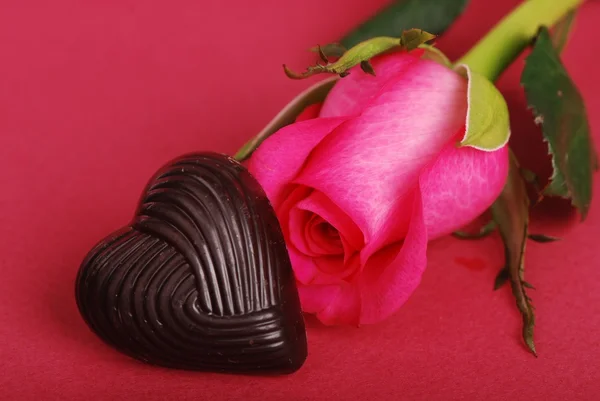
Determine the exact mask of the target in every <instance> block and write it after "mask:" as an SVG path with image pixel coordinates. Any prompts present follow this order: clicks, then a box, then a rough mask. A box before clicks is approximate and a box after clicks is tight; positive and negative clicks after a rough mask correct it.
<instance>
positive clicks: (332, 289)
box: [298, 256, 360, 325]
mask: <svg viewBox="0 0 600 401" xmlns="http://www.w3.org/2000/svg"><path fill="white" fill-rule="evenodd" d="M351 263H352V265H353V266H356V265H358V263H359V261H358V257H356V256H355V257H354V258H352V262H351ZM325 276H326V275H319V277H318V279H319V280H324V279H326V277H325ZM298 294H299V295H300V302H301V304H302V310H304V311H305V312H306V313H314V314H316V315H317V318H318V319H319V320H320V321H321V322H322V323H324V324H327V325H334V324H352V325H357V324H358V323H359V318H360V293H359V291H358V286H357V285H355V284H350V283H348V282H346V281H344V280H339V279H338V280H336V281H334V282H332V283H331V284H328V283H320V284H318V283H314V284H311V285H302V284H300V285H298Z"/></svg>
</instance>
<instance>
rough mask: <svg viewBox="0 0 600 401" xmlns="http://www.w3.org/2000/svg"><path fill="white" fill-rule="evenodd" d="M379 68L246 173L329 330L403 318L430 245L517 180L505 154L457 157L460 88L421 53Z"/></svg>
mask: <svg viewBox="0 0 600 401" xmlns="http://www.w3.org/2000/svg"><path fill="white" fill-rule="evenodd" d="M373 64H374V68H375V72H376V74H377V76H376V77H373V76H371V75H367V74H365V73H363V72H362V71H360V70H359V69H354V70H353V71H352V73H351V74H350V75H349V76H348V77H346V78H344V79H341V80H340V81H339V82H338V83H337V84H336V85H335V87H334V88H333V90H332V91H331V92H330V94H329V95H328V97H327V99H326V100H325V103H324V104H323V107H322V108H321V110H320V111H319V110H318V108H317V107H314V106H313V107H312V108H310V109H308V110H307V111H306V112H305V113H304V115H303V116H301V117H302V118H299V120H302V119H303V118H308V119H305V120H304V121H298V122H296V123H295V124H292V125H289V126H287V127H285V128H283V129H281V130H280V131H278V132H277V133H276V134H274V135H272V136H271V137H269V138H268V139H267V140H266V141H265V142H264V143H263V144H262V145H261V146H260V147H259V148H258V150H257V151H256V152H255V153H254V155H253V156H252V158H251V160H250V164H249V169H250V171H251V172H252V174H254V175H255V176H256V178H257V179H258V180H259V182H260V183H261V184H262V185H263V187H264V189H265V191H266V193H267V195H268V197H269V199H270V200H271V202H272V204H273V206H274V208H275V211H276V212H277V216H278V218H279V220H280V223H281V227H282V229H283V232H284V235H285V238H286V242H287V246H288V250H289V253H290V258H291V261H292V266H293V268H294V272H295V274H296V279H297V282H298V288H299V293H300V299H301V302H302V307H303V309H304V311H305V312H308V313H314V314H316V315H317V317H318V318H319V319H320V320H321V321H322V322H323V323H325V324H353V325H357V324H361V323H375V322H378V321H381V320H382V319H384V318H386V317H388V316H389V315H390V314H392V313H393V312H394V311H396V310H397V309H398V308H399V307H400V306H401V305H402V304H403V303H404V302H405V301H406V300H407V298H408V297H409V296H410V295H411V294H412V292H413V291H414V290H415V288H416V287H417V285H418V284H419V282H420V280H421V275H422V274H423V271H424V269H425V266H426V261H427V255H426V251H427V241H428V240H431V239H433V238H436V237H440V236H442V235H446V234H448V233H450V232H452V231H453V230H456V229H458V228H460V227H461V226H463V225H465V224H467V223H469V222H470V221H472V220H473V219H475V218H476V217H477V216H478V215H480V214H481V213H483V212H484V211H485V210H486V209H487V208H488V207H489V206H490V205H491V204H492V202H493V201H494V200H495V199H496V198H497V196H498V195H499V193H500V191H501V190H502V187H503V185H504V182H505V179H506V176H507V172H508V151H507V148H506V147H503V148H502V149H500V150H497V151H494V152H484V151H480V150H476V149H474V148H470V147H462V148H458V147H456V143H457V142H458V141H459V140H460V139H461V138H462V137H463V135H464V132H465V120H466V114H467V82H466V80H465V79H464V78H463V77H461V76H460V75H458V74H456V73H455V72H453V71H452V70H450V69H449V68H446V67H445V66H442V65H440V64H438V63H436V62H433V61H430V60H425V59H422V58H420V55H419V54H417V53H416V52H415V53H410V54H407V53H395V54H392V55H388V56H384V57H382V58H379V59H377V60H375V61H374V63H373ZM311 113H312V116H311V115H310V114H311ZM317 113H318V116H317ZM310 117H316V118H310Z"/></svg>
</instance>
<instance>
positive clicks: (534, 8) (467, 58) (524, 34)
mask: <svg viewBox="0 0 600 401" xmlns="http://www.w3.org/2000/svg"><path fill="white" fill-rule="evenodd" d="M583 2H584V0H528V1H525V2H524V3H523V4H521V5H520V6H518V7H517V8H515V9H514V10H513V11H512V12H511V13H510V14H508V15H507V16H506V17H504V19H502V20H501V21H500V22H499V23H498V24H497V25H496V26H495V27H494V28H493V29H492V30H491V31H490V32H489V33H488V34H487V35H486V36H485V37H484V38H483V39H481V40H480V41H479V42H478V43H477V44H476V45H475V46H474V47H473V48H472V49H471V50H470V51H469V52H468V53H467V54H465V55H464V56H463V57H462V58H461V59H460V60H459V61H457V62H456V64H467V65H468V66H469V67H471V69H472V70H473V71H476V72H478V73H479V74H482V75H483V76H485V77H486V78H488V79H489V80H490V81H495V80H496V79H497V78H498V76H499V75H500V74H501V73H502V71H504V70H505V69H506V68H507V67H508V66H509V65H510V64H511V63H512V62H513V61H514V60H515V58H517V56H519V54H520V53H521V52H522V51H523V50H524V49H525V48H526V47H527V46H528V45H529V44H530V43H531V41H532V40H533V38H535V36H536V35H537V32H538V30H539V28H540V27H541V26H552V25H554V24H556V23H557V22H558V21H560V19H561V18H562V17H563V16H565V15H566V14H567V13H568V12H569V11H571V10H573V9H574V8H576V7H577V6H579V5H581V4H582V3H583Z"/></svg>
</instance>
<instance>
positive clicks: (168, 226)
mask: <svg viewBox="0 0 600 401" xmlns="http://www.w3.org/2000/svg"><path fill="white" fill-rule="evenodd" d="M75 292H76V297H77V305H78V307H79V310H80V312H81V315H82V316H83V318H84V319H85V321H86V322H87V324H88V325H89V326H90V327H91V328H92V330H93V331H95V332H96V334H98V336H100V337H101V338H102V339H103V340H105V341H106V342H107V343H109V344H110V345H112V346H114V347H116V348H117V349H119V350H120V351H122V352H124V353H126V354H129V355H131V356H133V357H135V358H138V359H140V360H142V361H145V362H149V363H153V364H157V365H162V366H167V367H173V368H183V369H194V370H213V371H242V372H244V371H245V372H253V371H274V372H293V371H295V370H297V369H298V368H299V367H300V366H301V365H302V363H303V362H304V360H305V359H306V354H307V345H306V332H305V328H304V321H303V319H302V313H301V311H300V302H299V300H298V292H297V289H296V285H295V281H294V276H293V272H292V269H291V265H290V260H289V256H288V254H287V250H286V247H285V242H284V239H283V235H282V233H281V229H280V227H279V223H278V221H277V217H276V216H275V213H274V211H273V208H272V207H271V205H270V203H269V201H268V200H267V197H266V195H265V193H264V191H263V190H262V188H261V186H260V184H259V183H258V182H257V181H256V179H255V178H254V177H252V176H251V175H250V173H249V172H248V171H247V170H246V169H245V168H244V167H243V166H242V165H240V164H239V163H237V162H236V161H235V160H233V159H231V158H230V157H227V156H224V155H218V154H215V153H203V154H194V155H189V156H185V157H182V158H179V159H177V160H175V161H173V162H172V163H170V164H168V165H167V166H165V167H164V168H163V169H161V170H160V171H159V172H158V173H157V175H156V176H155V177H154V178H153V179H152V180H151V181H150V183H149V185H148V187H147V188H146V191H145V195H144V196H143V197H142V199H141V201H140V204H139V207H138V210H137V212H136V215H135V218H134V220H133V222H132V223H131V224H130V225H129V226H128V227H125V228H123V229H121V230H119V231H117V232H116V233H114V234H112V235H111V236H109V237H107V238H106V239H104V240H103V241H102V242H101V243H99V244H98V245H96V247H94V249H92V250H91V251H90V253H89V254H88V256H87V257H86V259H85V260H84V261H83V263H82V265H81V268H80V270H79V274H78V276H77V283H76V290H75Z"/></svg>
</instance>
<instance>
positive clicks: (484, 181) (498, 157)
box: [420, 144, 508, 239]
mask: <svg viewBox="0 0 600 401" xmlns="http://www.w3.org/2000/svg"><path fill="white" fill-rule="evenodd" d="M507 174H508V147H504V148H502V149H499V150H497V151H494V152H482V151H479V150H476V149H473V148H470V147H463V148H457V147H456V146H454V144H448V145H447V146H446V148H445V149H444V150H443V151H442V153H441V154H440V155H439V157H438V159H437V161H436V162H435V164H433V165H432V166H431V167H429V168H427V169H426V170H425V171H424V172H423V174H422V176H421V179H420V181H421V183H422V184H421V192H422V196H423V204H424V210H425V224H426V225H427V232H428V234H429V238H430V239H433V238H437V237H440V236H442V235H446V234H449V233H451V232H453V231H455V230H458V229H459V228H461V227H463V226H465V225H466V224H468V223H469V222H471V221H473V220H474V219H475V218H477V217H478V216H479V215H481V214H482V213H483V212H485V210H486V209H487V208H488V207H489V206H490V205H491V204H492V203H493V202H494V200H495V199H496V198H497V197H498V196H499V195H500V192H501V191H502V188H503V187H504V183H505V181H506V177H507Z"/></svg>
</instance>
